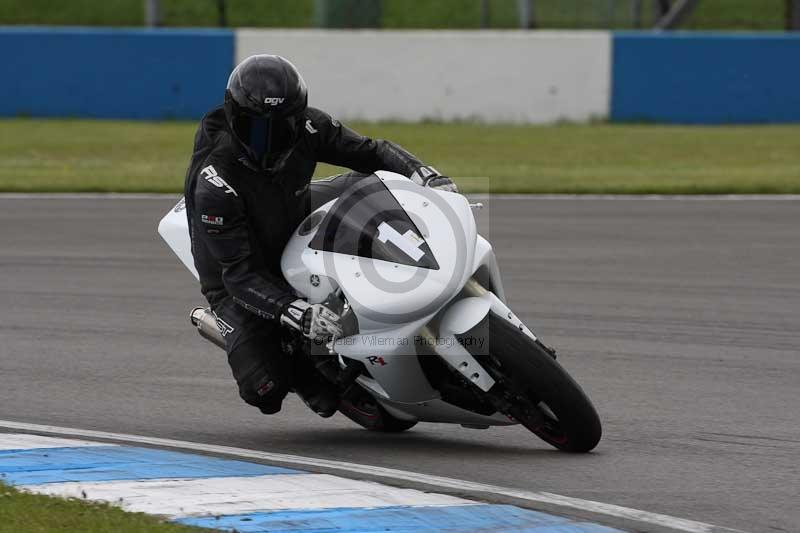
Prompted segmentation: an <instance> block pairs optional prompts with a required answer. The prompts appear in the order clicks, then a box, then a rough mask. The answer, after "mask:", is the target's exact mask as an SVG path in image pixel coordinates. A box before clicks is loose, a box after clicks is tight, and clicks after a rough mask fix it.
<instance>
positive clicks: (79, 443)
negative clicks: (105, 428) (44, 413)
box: [0, 433, 116, 451]
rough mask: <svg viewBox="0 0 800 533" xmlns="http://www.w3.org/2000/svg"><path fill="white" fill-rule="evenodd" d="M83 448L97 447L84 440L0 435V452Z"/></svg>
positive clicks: (93, 443)
mask: <svg viewBox="0 0 800 533" xmlns="http://www.w3.org/2000/svg"><path fill="white" fill-rule="evenodd" d="M102 444H105V445H106V446H116V444H108V443H102ZM84 446H97V443H96V442H89V441H85V440H74V439H58V438H54V437H42V436H40V435H30V434H28V435H20V434H12V433H0V451H8V450H36V449H41V448H81V447H84Z"/></svg>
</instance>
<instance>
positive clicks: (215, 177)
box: [200, 165, 239, 196]
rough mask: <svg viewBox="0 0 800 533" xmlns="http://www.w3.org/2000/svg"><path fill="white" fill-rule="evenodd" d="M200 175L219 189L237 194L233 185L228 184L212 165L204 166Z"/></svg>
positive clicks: (226, 192)
mask: <svg viewBox="0 0 800 533" xmlns="http://www.w3.org/2000/svg"><path fill="white" fill-rule="evenodd" d="M200 175H201V176H203V179H205V180H206V181H207V182H209V183H210V184H212V185H214V186H216V187H219V188H220V189H225V194H233V195H234V196H239V195H238V194H236V191H234V190H233V187H231V186H230V185H228V182H227V181H225V180H224V179H222V176H220V175H219V174H217V169H215V168H214V166H213V165H208V166H207V167H206V168H204V169H203V170H201V171H200Z"/></svg>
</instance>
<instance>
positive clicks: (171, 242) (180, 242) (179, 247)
mask: <svg viewBox="0 0 800 533" xmlns="http://www.w3.org/2000/svg"><path fill="white" fill-rule="evenodd" d="M158 234H159V235H161V238H162V239H164V241H166V243H167V245H168V246H169V247H170V248H171V249H172V251H173V252H175V255H177V256H178V259H180V260H181V262H182V263H183V264H184V265H185V266H186V268H188V269H189V272H191V273H192V274H193V275H194V277H195V278H199V276H198V274H197V269H196V268H195V267H194V257H192V241H191V239H190V238H189V222H188V221H187V220H186V200H185V199H184V198H183V197H181V199H180V200H179V201H178V203H177V204H175V207H173V208H172V209H170V211H169V213H167V214H166V215H164V218H162V219H161V222H159V224H158Z"/></svg>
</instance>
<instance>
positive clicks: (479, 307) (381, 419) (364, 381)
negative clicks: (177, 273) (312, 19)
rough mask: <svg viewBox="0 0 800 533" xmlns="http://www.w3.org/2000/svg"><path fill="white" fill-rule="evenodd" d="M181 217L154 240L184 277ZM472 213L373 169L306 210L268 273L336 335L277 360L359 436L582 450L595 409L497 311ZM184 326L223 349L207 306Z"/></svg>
mask: <svg viewBox="0 0 800 533" xmlns="http://www.w3.org/2000/svg"><path fill="white" fill-rule="evenodd" d="M181 206H182V203H179V204H178V206H176V208H175V209H173V210H171V211H170V212H169V213H168V214H167V215H166V216H165V217H164V218H163V219H162V221H161V223H160V224H159V233H160V234H161V236H162V237H163V238H164V240H165V241H166V242H167V244H168V245H169V246H170V248H172V250H173V251H174V252H175V253H176V254H177V255H178V257H179V258H180V259H181V260H182V261H183V263H184V264H185V265H186V267H187V268H188V269H189V270H190V271H192V272H193V273H194V274H195V276H197V272H196V270H195V268H194V261H193V259H192V255H191V245H190V238H189V233H188V228H187V220H186V214H185V213H184V212H183V209H182V207H181ZM473 207H475V206H474V205H471V204H470V203H469V202H468V200H467V199H466V198H465V197H464V196H461V195H459V194H455V193H449V192H441V191H437V190H434V189H430V188H425V187H420V186H418V185H415V184H414V183H412V182H411V181H409V180H408V179H406V178H405V177H403V176H400V175H398V174H393V173H391V172H383V171H381V172H376V173H375V174H373V175H370V176H368V177H366V178H363V179H361V180H360V181H358V182H356V184H355V185H353V186H352V187H350V188H349V189H348V190H347V191H345V193H344V194H342V196H340V197H339V198H337V199H335V200H332V201H330V202H328V203H326V204H324V205H322V206H321V207H319V208H318V209H316V210H315V211H314V212H312V213H311V214H310V215H309V216H308V217H307V218H306V219H305V220H304V221H303V222H302V223H301V224H300V226H299V227H298V228H297V229H296V230H295V232H294V234H293V235H292V237H291V238H290V240H289V242H288V244H287V245H286V248H285V249H284V252H283V256H282V259H281V268H282V271H283V275H284V277H285V278H286V280H287V281H288V282H289V283H290V284H291V286H292V287H293V288H294V290H295V291H296V292H297V293H298V295H300V296H301V297H303V298H307V299H308V301H309V302H312V303H318V302H325V303H326V305H328V306H329V307H331V308H332V309H335V310H337V311H339V312H340V313H341V315H342V317H343V322H344V326H345V328H344V330H345V331H344V334H343V336H342V337H341V338H338V339H333V340H332V341H331V342H329V343H327V344H324V345H314V344H313V343H311V341H308V340H306V339H304V338H301V337H300V336H299V335H298V336H297V337H291V336H289V337H287V339H286V340H284V348H285V356H286V357H309V358H311V360H312V361H313V362H314V364H315V365H316V367H317V368H318V369H319V371H320V372H321V373H322V374H323V375H324V376H325V377H326V378H327V379H328V380H330V381H331V382H333V383H334V384H336V385H337V386H338V387H340V390H341V393H342V397H343V401H342V403H341V405H340V411H341V412H342V413H343V414H344V415H345V416H347V417H348V418H350V419H352V420H353V421H355V422H356V423H358V424H360V425H362V426H364V427H366V428H367V429H371V430H376V431H403V430H406V429H409V428H411V427H412V426H414V425H415V424H416V423H417V422H444V423H453V424H461V425H462V426H465V427H470V428H488V427H489V426H507V425H512V424H518V423H519V424H522V425H524V426H525V427H526V428H528V429H529V430H530V431H532V432H533V433H535V434H536V435H537V436H539V437H540V438H541V439H543V440H544V441H546V442H548V443H549V444H551V445H552V446H555V447H556V448H558V449H560V450H565V451H570V452H588V451H590V450H592V449H593V448H594V447H595V446H596V445H597V443H598V442H599V440H600V435H601V428H600V420H599V417H598V416H597V412H596V411H595V409H594V407H593V405H592V403H591V401H590V400H589V398H588V397H587V396H586V394H585V393H584V392H583V390H582V389H581V387H580V386H579V385H578V384H577V383H576V382H575V381H574V380H573V379H572V377H570V375H569V374H568V373H567V372H566V371H565V370H564V369H563V368H562V367H561V365H560V364H559V363H558V362H557V361H556V357H555V351H554V350H552V349H551V348H549V347H547V346H546V345H544V344H543V343H542V342H540V341H539V340H538V339H537V337H536V336H535V335H534V333H533V332H532V331H531V330H530V328H528V327H527V326H525V325H524V324H523V323H522V322H521V321H520V320H519V318H518V317H517V316H516V315H515V314H514V313H513V312H512V311H511V309H509V307H508V305H507V304H506V298H505V294H504V291H503V283H502V281H501V279H500V270H499V268H498V266H497V261H496V259H495V254H494V252H493V250H492V246H491V244H489V242H488V241H487V240H486V239H484V238H483V237H481V236H480V235H478V233H477V227H476V223H475V218H474V216H473V213H472V208H473ZM191 320H192V323H193V324H194V325H195V326H196V327H197V329H198V331H199V332H200V334H201V335H202V336H203V337H205V338H206V339H209V340H211V341H212V342H213V343H215V344H216V345H217V346H220V347H224V340H223V338H222V335H221V332H220V330H219V328H218V324H217V321H216V320H215V318H214V315H213V314H212V313H211V311H210V310H209V309H203V308H196V309H194V310H192V312H191ZM287 335H288V334H287Z"/></svg>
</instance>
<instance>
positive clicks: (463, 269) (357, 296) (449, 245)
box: [281, 172, 477, 332]
mask: <svg viewBox="0 0 800 533" xmlns="http://www.w3.org/2000/svg"><path fill="white" fill-rule="evenodd" d="M376 174H377V175H378V176H379V177H380V178H381V179H382V180H383V181H384V183H385V184H386V185H387V187H388V188H389V190H390V191H391V192H392V194H393V195H394V196H395V198H397V200H398V202H399V203H400V205H401V206H402V207H403V208H404V209H405V210H406V212H407V213H408V214H409V216H410V217H411V220H413V221H414V223H415V224H416V225H417V227H418V228H419V229H420V231H421V232H422V237H423V238H424V239H425V240H426V241H427V243H428V245H429V246H430V249H431V250H432V251H433V254H434V256H435V258H436V261H437V262H438V263H439V267H440V268H439V270H428V269H420V268H417V267H414V266H409V265H401V264H397V263H390V262H387V261H380V260H374V259H369V258H364V257H357V256H352V255H344V254H338V253H332V252H323V251H318V250H314V249H312V248H310V247H309V243H310V242H311V240H312V238H313V237H314V235H315V232H311V233H310V234H308V235H305V236H303V235H300V234H299V232H297V231H296V232H295V234H294V235H293V236H292V238H291V239H290V241H289V243H288V244H287V246H286V248H285V249H284V252H283V257H282V259H281V269H282V270H283V275H284V277H285V278H286V280H287V281H288V282H289V283H290V284H291V285H292V287H294V288H295V290H297V292H298V293H300V294H302V295H304V296H307V297H308V298H309V299H310V300H311V301H322V300H324V299H325V297H327V295H328V294H329V292H330V291H329V290H326V289H327V287H325V288H323V287H322V286H321V285H320V286H317V287H315V286H314V285H313V284H312V283H311V281H312V279H313V280H314V281H315V282H316V280H317V278H312V275H316V276H318V277H319V279H320V280H322V279H326V278H330V279H332V280H333V282H334V283H333V285H334V286H337V287H340V288H341V289H342V291H343V292H344V294H345V296H346V297H347V299H348V301H349V302H350V304H351V305H352V306H353V309H354V311H355V314H356V316H358V318H359V324H360V325H361V330H362V331H369V332H372V331H376V330H381V329H386V328H395V327H397V320H395V319H394V318H391V317H397V316H399V315H402V316H404V317H405V319H404V322H408V321H411V320H416V319H419V318H422V317H424V316H425V315H428V314H432V313H435V312H436V311H438V310H439V309H441V307H442V306H443V305H444V304H445V303H446V302H447V301H449V300H450V299H451V298H452V297H453V296H455V295H456V294H457V293H458V291H459V290H461V288H462V287H463V286H464V283H465V282H466V281H467V279H469V277H470V275H471V274H472V266H473V263H474V252H475V242H476V239H477V231H476V227H475V219H474V217H473V216H472V212H471V209H470V207H469V202H468V201H467V199H466V198H464V197H463V196H461V195H460V194H454V193H448V192H439V191H436V190H433V189H429V188H424V187H418V186H415V185H413V184H412V183H411V182H410V181H409V180H408V179H407V178H405V177H403V176H400V175H398V174H393V173H391V172H377V173H376ZM334 203H335V201H331V202H329V203H328V204H325V205H324V206H322V207H321V208H319V210H318V211H322V212H327V211H328V210H329V209H330V208H331V206H332V205H333V204H334ZM312 216H313V214H312ZM301 227H302V225H301ZM415 276H419V277H420V278H421V279H420V282H419V283H416V282H414V280H413V279H412V278H414V277H415ZM404 283H408V284H409V285H410V286H411V287H413V289H412V290H410V291H409V290H403V284H404Z"/></svg>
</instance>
